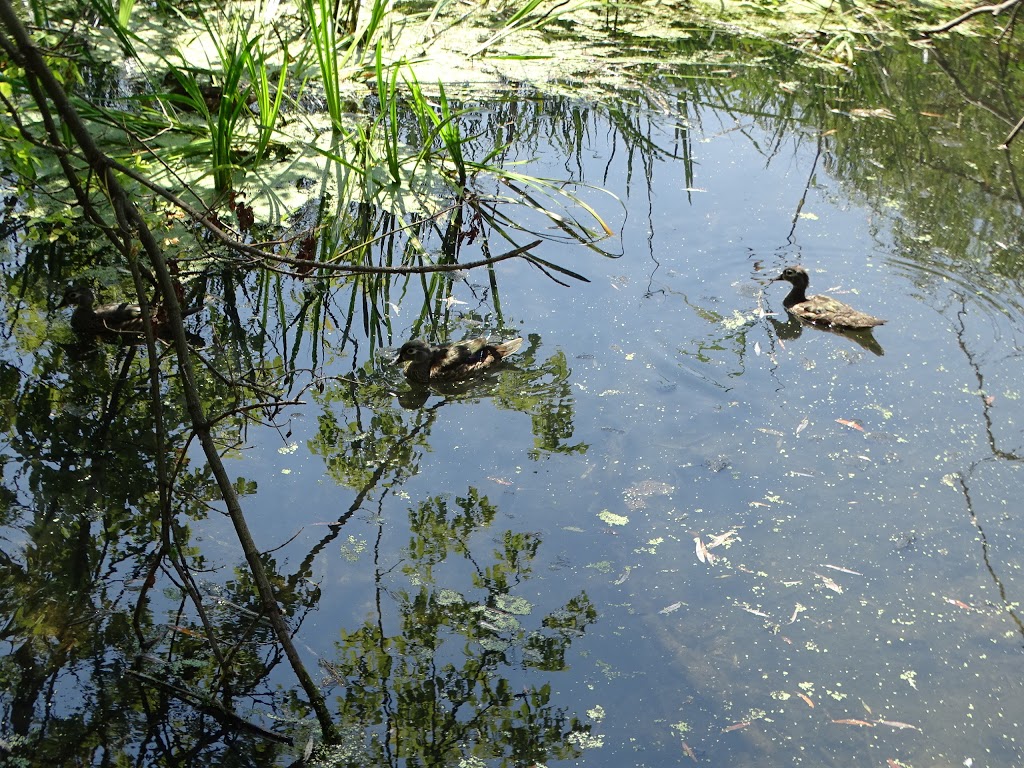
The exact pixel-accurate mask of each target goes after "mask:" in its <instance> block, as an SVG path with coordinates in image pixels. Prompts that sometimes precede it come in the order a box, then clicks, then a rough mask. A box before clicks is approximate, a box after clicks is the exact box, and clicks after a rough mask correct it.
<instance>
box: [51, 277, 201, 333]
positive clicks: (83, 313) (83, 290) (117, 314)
mask: <svg viewBox="0 0 1024 768" xmlns="http://www.w3.org/2000/svg"><path fill="white" fill-rule="evenodd" d="M71 306H73V307H74V308H75V311H74V312H72V313H71V330H73V331H74V332H75V333H77V334H78V335H80V336H106V337H109V338H113V337H116V336H119V335H120V336H124V337H129V338H130V337H140V336H142V335H143V334H144V333H145V326H144V325H143V321H142V307H140V306H139V305H138V304H129V303H127V302H123V303H121V304H101V305H100V306H96V296H95V294H94V293H93V292H92V289H91V288H89V286H87V285H73V286H71V287H70V288H68V289H67V290H66V291H65V292H64V297H63V298H62V299H61V302H60V304H58V305H57V308H58V309H61V308H63V307H71ZM201 310H202V307H201V306H199V307H190V308H188V309H183V310H182V312H181V314H182V317H186V316H188V315H193V314H195V313H196V312H200V311H201ZM150 319H151V322H152V323H153V329H154V331H155V333H156V335H157V337H159V338H167V337H168V333H167V329H166V327H165V325H166V317H165V316H164V314H163V310H162V308H160V307H157V308H154V309H152V310H151V312H150ZM193 336H194V335H189V337H190V340H191V339H193ZM195 338H198V337H195Z"/></svg>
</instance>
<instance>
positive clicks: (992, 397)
mask: <svg viewBox="0 0 1024 768" xmlns="http://www.w3.org/2000/svg"><path fill="white" fill-rule="evenodd" d="M995 401H996V396H995V395H989V396H988V397H986V398H985V405H992V403H994V402H995Z"/></svg>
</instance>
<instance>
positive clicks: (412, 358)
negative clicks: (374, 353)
mask: <svg viewBox="0 0 1024 768" xmlns="http://www.w3.org/2000/svg"><path fill="white" fill-rule="evenodd" d="M433 354H434V352H433V350H432V349H431V348H430V345H429V344H427V343H426V342H425V341H422V340H421V339H413V340H412V341H407V342H405V344H403V345H402V348H401V349H400V350H398V355H397V356H396V357H395V364H396V365H398V364H400V363H413V364H415V365H422V364H423V363H426V362H429V361H430V359H431V357H433Z"/></svg>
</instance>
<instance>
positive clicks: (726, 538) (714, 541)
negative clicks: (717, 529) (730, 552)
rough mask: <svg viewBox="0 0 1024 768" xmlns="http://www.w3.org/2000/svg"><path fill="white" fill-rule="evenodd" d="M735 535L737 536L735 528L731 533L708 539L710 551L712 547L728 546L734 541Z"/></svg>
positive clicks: (727, 532)
mask: <svg viewBox="0 0 1024 768" xmlns="http://www.w3.org/2000/svg"><path fill="white" fill-rule="evenodd" d="M735 535H736V529H735V528H734V529H732V530H731V531H726V532H725V533H720V534H718V535H717V536H709V537H708V549H711V548H712V547H717V546H719V545H720V544H728V543H729V542H730V541H731V540H732V537H733V536H735Z"/></svg>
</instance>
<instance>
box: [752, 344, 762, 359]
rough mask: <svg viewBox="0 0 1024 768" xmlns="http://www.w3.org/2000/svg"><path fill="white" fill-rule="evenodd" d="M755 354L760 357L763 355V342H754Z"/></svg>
mask: <svg viewBox="0 0 1024 768" xmlns="http://www.w3.org/2000/svg"><path fill="white" fill-rule="evenodd" d="M754 354H755V355H757V356H758V357H760V356H761V342H759V341H755V342H754Z"/></svg>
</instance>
